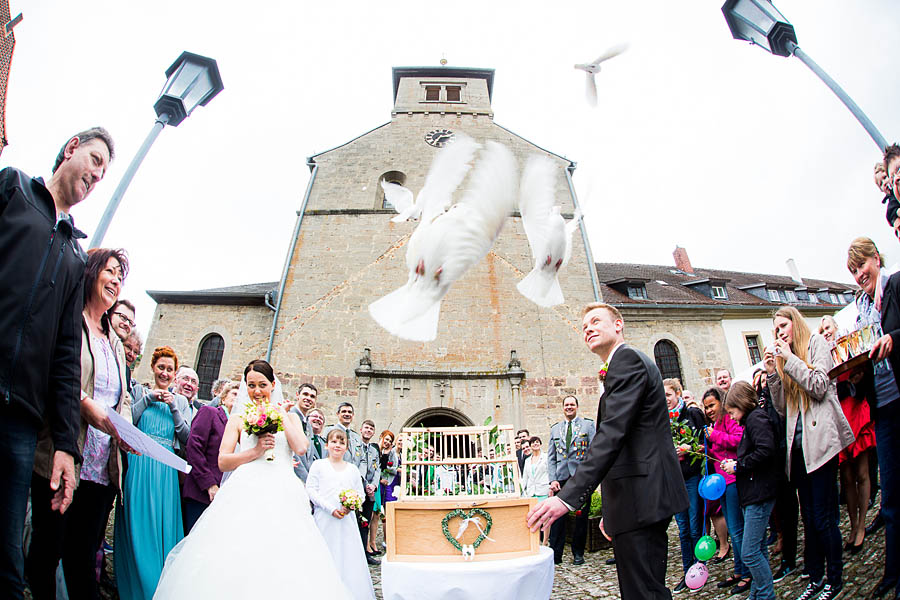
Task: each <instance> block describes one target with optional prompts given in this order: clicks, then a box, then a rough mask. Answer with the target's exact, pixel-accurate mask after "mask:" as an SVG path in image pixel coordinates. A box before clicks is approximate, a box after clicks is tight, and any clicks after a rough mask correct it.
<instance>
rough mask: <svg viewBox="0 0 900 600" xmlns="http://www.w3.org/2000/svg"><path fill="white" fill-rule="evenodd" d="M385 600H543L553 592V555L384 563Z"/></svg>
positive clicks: (547, 552) (547, 551)
mask: <svg viewBox="0 0 900 600" xmlns="http://www.w3.org/2000/svg"><path fill="white" fill-rule="evenodd" d="M381 586H382V591H383V594H384V600H421V599H422V598H427V599H428V600H470V599H471V600H488V599H489V600H525V599H532V598H533V599H534V600H543V599H545V598H549V597H550V592H551V591H552V590H553V551H552V550H551V549H550V548H547V547H544V546H542V547H541V548H540V552H539V553H538V554H535V555H534V556H525V557H522V558H513V559H510V560H485V561H479V562H452V563H441V562H397V561H394V562H391V561H388V560H386V559H385V560H382V561H381Z"/></svg>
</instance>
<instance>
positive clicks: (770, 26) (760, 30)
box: [722, 0, 887, 152]
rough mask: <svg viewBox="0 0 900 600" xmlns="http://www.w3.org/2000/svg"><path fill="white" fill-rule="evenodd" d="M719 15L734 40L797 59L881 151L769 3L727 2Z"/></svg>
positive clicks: (862, 117) (882, 143) (878, 138)
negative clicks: (843, 106)
mask: <svg viewBox="0 0 900 600" xmlns="http://www.w3.org/2000/svg"><path fill="white" fill-rule="evenodd" d="M722 13H723V14H724V15H725V20H726V21H727V22H728V28H729V29H731V35H732V36H734V38H735V39H737V40H745V41H748V42H750V43H752V44H756V45H757V46H760V47H762V48H764V49H766V50H768V51H769V52H771V53H772V54H775V55H777V56H796V57H797V58H799V59H800V60H801V61H802V62H803V64H805V65H806V66H807V67H809V68H810V70H811V71H812V72H813V73H815V74H816V75H818V77H819V79H821V80H822V81H823V82H824V83H825V85H827V86H828V87H829V88H830V89H831V91H832V92H834V93H835V95H836V96H837V97H838V98H839V99H840V101H841V102H843V103H844V105H845V106H846V107H847V108H848V109H850V112H851V113H853V116H854V117H856V120H857V121H859V123H860V125H862V126H863V127H864V128H865V130H866V131H867V132H868V133H869V135H870V136H871V137H872V139H873V140H875V143H876V144H878V150H879V151H880V152H884V149H885V148H886V147H887V141H886V140H885V139H884V136H883V135H881V132H880V131H878V128H877V127H875V125H874V124H873V123H872V121H871V120H869V117H867V116H866V114H865V113H864V112H863V111H862V109H861V108H860V107H859V106H857V104H856V102H854V101H853V99H852V98H850V96H848V95H847V92H845V91H844V90H843V88H841V86H839V85H838V84H837V82H836V81H835V80H834V79H832V78H831V77H830V76H829V75H828V73H826V72H825V71H823V70H822V68H821V67H820V66H819V65H817V64H816V63H815V61H814V60H813V59H811V58H810V57H809V56H808V55H807V54H806V53H805V52H804V51H803V50H801V49H800V47H799V46H798V45H797V34H796V33H795V32H794V26H793V25H791V24H790V23H789V22H788V20H787V19H786V18H785V17H784V15H782V14H781V13H780V12H778V9H777V8H775V7H774V6H773V5H772V3H771V2H769V0H727V1H726V2H725V4H723V5H722Z"/></svg>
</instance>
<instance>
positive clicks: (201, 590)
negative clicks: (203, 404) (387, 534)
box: [155, 360, 365, 600]
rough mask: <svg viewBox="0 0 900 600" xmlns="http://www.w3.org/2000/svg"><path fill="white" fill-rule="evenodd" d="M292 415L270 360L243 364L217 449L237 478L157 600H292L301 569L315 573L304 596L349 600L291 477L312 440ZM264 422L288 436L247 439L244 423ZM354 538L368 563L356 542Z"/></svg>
mask: <svg viewBox="0 0 900 600" xmlns="http://www.w3.org/2000/svg"><path fill="white" fill-rule="evenodd" d="M288 407H289V404H288V403H287V402H286V401H285V398H284V396H283V395H282V391H281V383H280V382H279V381H278V380H277V379H276V378H275V372H274V370H273V369H272V365H270V364H269V363H267V362H266V361H264V360H254V361H252V362H251V363H250V364H249V365H247V367H246V368H245V369H244V379H243V381H242V382H241V387H240V390H239V391H238V397H237V399H236V400H235V402H234V406H233V407H232V409H231V413H230V414H229V417H228V423H227V424H226V425H225V433H224V435H223V436H222V444H221V445H220V446H219V468H220V469H221V470H222V471H233V473H232V474H231V476H230V477H229V478H228V479H227V480H226V481H225V482H224V483H223V484H222V486H221V487H220V488H219V491H218V492H216V495H215V498H214V499H213V501H212V503H210V505H209V508H207V509H206V510H205V511H204V512H203V514H202V515H201V516H200V519H199V520H198V521H197V523H196V524H195V525H194V527H193V529H191V534H190V535H188V536H187V537H185V538H184V540H183V541H182V542H181V543H179V544H178V545H177V546H175V548H174V549H173V550H172V552H170V553H169V557H168V558H167V559H166V565H165V568H164V569H163V572H162V576H161V577H160V580H159V587H158V588H157V590H156V596H155V597H156V598H192V597H197V598H254V597H257V596H259V595H260V592H261V591H262V593H263V595H264V596H266V597H272V598H296V597H299V596H298V591H297V590H298V588H297V580H296V578H295V577H292V576H291V573H296V572H297V569H298V568H300V567H302V569H303V572H304V573H314V574H315V576H314V577H307V578H306V579H305V580H304V582H303V593H302V594H300V595H301V596H303V597H310V598H325V597H327V598H335V599H342V600H343V599H349V598H352V596H351V595H350V594H349V593H347V591H346V588H345V587H344V584H343V583H342V581H341V576H340V574H339V571H338V569H337V568H336V567H335V565H334V562H333V560H332V558H331V552H330V551H329V549H328V546H326V544H325V539H324V538H323V537H322V534H321V533H320V532H319V528H318V527H316V524H315V521H313V517H312V513H311V512H310V502H309V496H308V495H307V493H306V488H305V486H304V485H303V481H302V480H301V479H300V478H299V477H297V476H296V475H295V474H294V463H293V454H297V455H299V456H303V455H304V454H305V453H306V450H307V448H308V445H309V441H308V440H307V438H306V435H305V434H304V433H303V424H302V423H301V422H300V417H299V416H298V415H297V414H296V413H292V412H287V408H288ZM262 413H265V414H267V415H268V414H276V415H277V416H278V417H280V420H281V422H282V429H283V430H279V431H278V432H277V433H264V434H261V435H256V434H248V433H247V431H246V427H247V425H246V423H245V420H249V419H252V421H254V422H258V418H259V415H260V414H262ZM238 440H240V444H241V445H240V450H238V449H237V444H238ZM269 450H273V451H274V452H267V451H269ZM353 470H354V471H356V468H355V467H353ZM357 481H359V473H357ZM354 530H355V528H354ZM248 536H249V537H248ZM354 539H355V540H356V545H357V548H358V549H359V553H360V555H362V554H363V552H362V550H363V549H362V544H361V543H360V539H359V533H356V535H355V538H354ZM223 556H224V557H228V560H231V562H232V563H233V564H228V563H227V561H226V563H227V564H228V568H224V569H223V568H222V557H223ZM363 566H365V564H363ZM256 573H270V574H272V575H273V576H272V577H265V581H264V582H263V583H262V584H261V580H260V578H259V577H257V576H252V574H256ZM261 585H262V587H260V586H261Z"/></svg>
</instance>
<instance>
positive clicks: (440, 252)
mask: <svg viewBox="0 0 900 600" xmlns="http://www.w3.org/2000/svg"><path fill="white" fill-rule="evenodd" d="M458 143H459V140H458V141H457V142H456V143H455V144H454V146H455V145H456V144H458ZM436 160H437V159H436ZM517 170H518V169H517V164H516V159H515V157H513V155H512V153H511V152H510V151H509V149H508V148H506V146H503V145H502V144H499V143H497V142H493V141H488V142H486V143H485V146H484V148H483V149H482V150H481V151H480V153H479V155H478V159H477V161H476V162H475V165H474V167H473V169H472V173H471V175H470V176H469V181H468V188H467V189H466V190H465V191H464V192H463V195H462V198H461V199H460V200H459V202H457V203H456V204H454V205H453V206H451V207H450V208H449V209H448V210H446V211H443V207H441V208H440V209H438V207H437V204H440V203H443V202H445V201H446V198H445V196H444V195H443V194H434V195H432V194H430V193H429V194H428V196H427V197H423V195H422V194H421V193H420V194H419V199H420V200H421V201H424V203H423V205H422V206H421V207H420V210H421V212H422V220H421V222H420V223H419V225H418V227H417V228H416V230H415V231H414V232H413V234H412V236H410V239H409V242H408V243H407V248H406V266H407V269H408V272H409V277H408V280H407V282H406V283H405V284H404V285H403V286H401V287H400V288H398V289H396V290H394V291H393V292H391V293H390V294H388V295H386V296H384V297H382V298H379V299H378V300H376V301H375V302H372V303H371V304H370V305H369V314H370V315H371V316H372V318H373V319H375V321H376V322H377V323H378V324H379V325H381V326H382V327H384V328H385V329H386V330H387V331H389V332H390V333H392V334H393V335H396V336H397V337H400V338H403V339H407V340H412V341H420V342H427V341H431V340H433V339H435V338H436V337H437V329H438V321H439V319H440V311H441V301H442V300H443V298H444V296H445V295H446V294H447V292H448V291H450V287H451V286H452V285H453V283H454V282H455V281H456V280H458V279H459V278H461V277H462V276H463V275H464V274H465V273H466V271H468V270H469V269H470V268H471V267H472V266H474V265H475V264H477V263H478V262H479V261H480V260H481V259H482V258H484V257H485V255H487V253H488V252H489V251H490V249H491V247H492V246H493V245H494V241H495V240H496V239H497V237H498V236H499V235H500V230H501V229H502V228H503V223H504V221H505V220H506V218H507V217H508V216H509V215H510V213H511V212H512V211H513V209H514V208H515V205H516V188H517V184H518V181H517ZM430 175H431V173H429V176H430ZM460 179H462V178H460ZM426 187H427V184H426ZM451 193H452V192H451ZM447 197H449V195H448V196H447ZM432 203H436V204H435V205H432ZM429 215H434V216H432V217H429Z"/></svg>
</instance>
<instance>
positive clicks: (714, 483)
mask: <svg viewBox="0 0 900 600" xmlns="http://www.w3.org/2000/svg"><path fill="white" fill-rule="evenodd" d="M697 491H698V492H699V493H700V497H701V498H705V499H706V500H718V499H719V498H721V497H722V494H724V493H725V478H724V477H722V476H721V475H719V474H718V473H713V474H712V475H707V476H706V477H704V478H703V479H701V480H700V485H699V486H698V489H697Z"/></svg>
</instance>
